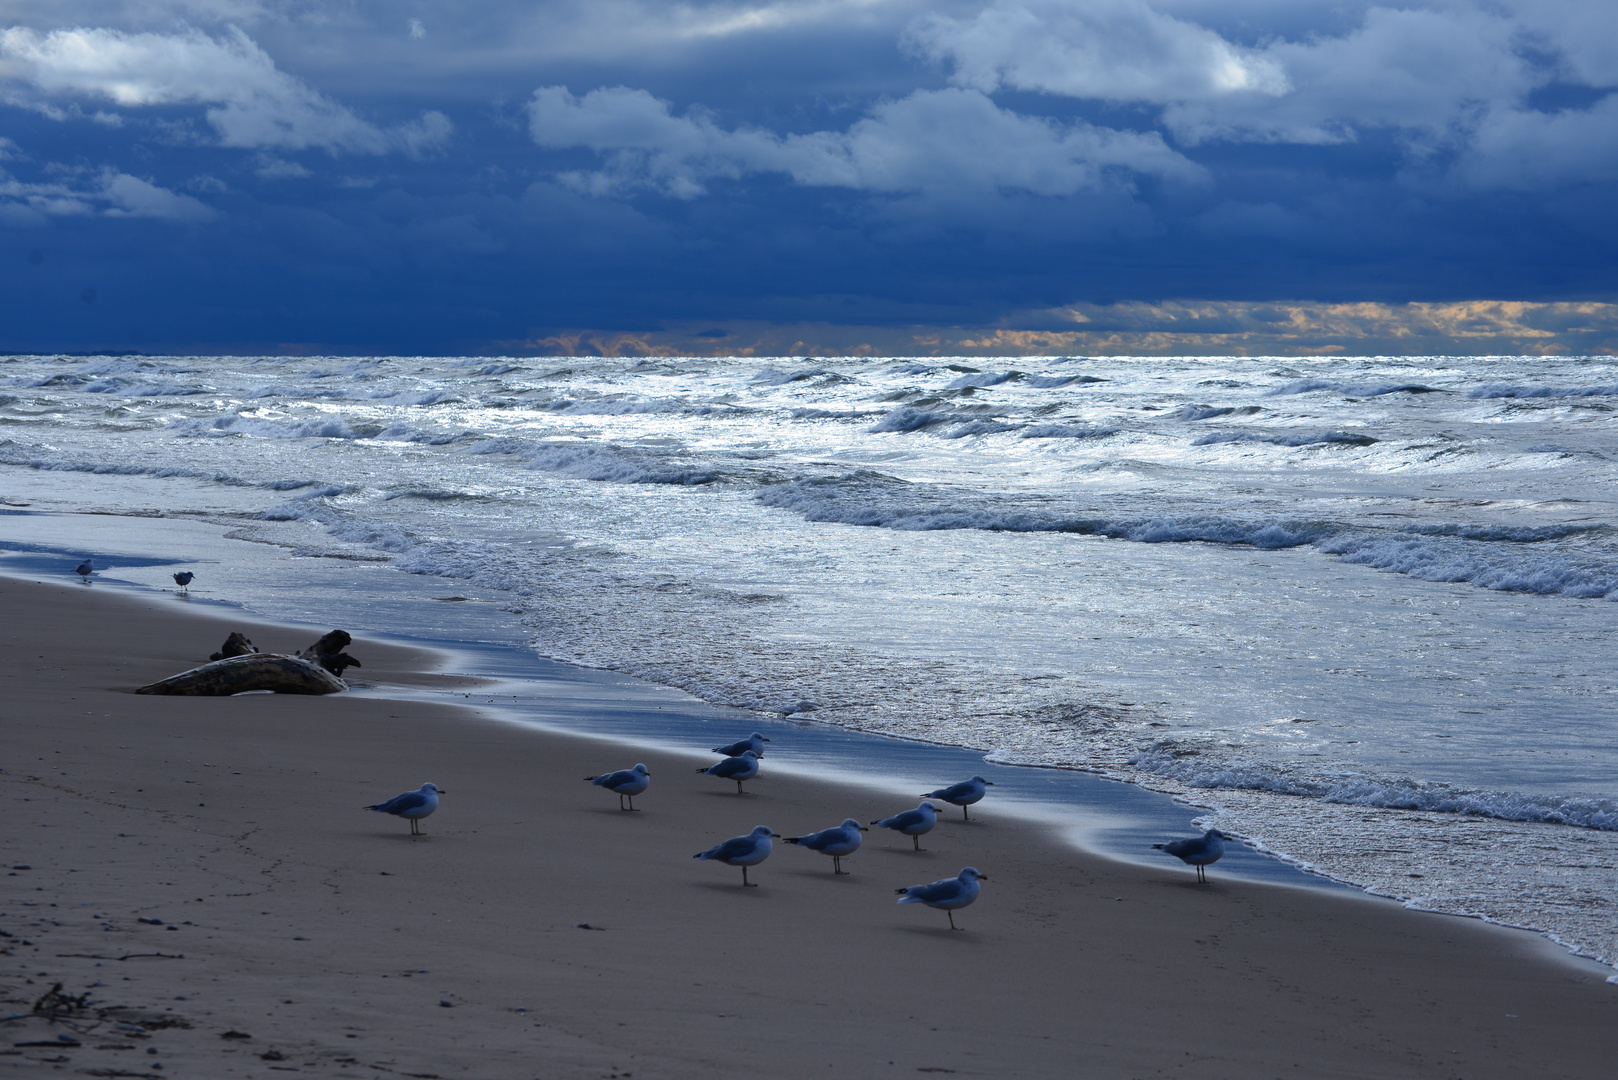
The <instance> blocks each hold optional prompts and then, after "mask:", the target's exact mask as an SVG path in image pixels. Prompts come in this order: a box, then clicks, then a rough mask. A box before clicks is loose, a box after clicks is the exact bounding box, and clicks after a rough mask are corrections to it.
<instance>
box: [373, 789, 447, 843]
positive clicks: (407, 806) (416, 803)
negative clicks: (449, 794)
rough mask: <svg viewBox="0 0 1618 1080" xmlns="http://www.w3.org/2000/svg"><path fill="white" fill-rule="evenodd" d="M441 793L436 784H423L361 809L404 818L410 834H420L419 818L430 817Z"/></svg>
mask: <svg viewBox="0 0 1618 1080" xmlns="http://www.w3.org/2000/svg"><path fill="white" fill-rule="evenodd" d="M442 794H444V789H443V788H441V787H439V786H438V785H437V784H423V785H421V787H419V788H417V789H416V790H415V791H407V792H405V793H404V794H403V795H395V796H394V797H393V798H391V799H389V800H388V801H387V802H379V803H377V804H376V805H375V806H366V807H362V809H365V810H375V811H376V812H377V813H379V814H392V815H393V816H394V817H402V818H405V819H407V820H408V821H409V822H410V835H411V836H420V835H421V819H422V818H424V817H430V816H431V815H432V812H433V811H434V810H437V809H438V797H439V796H440V795H442Z"/></svg>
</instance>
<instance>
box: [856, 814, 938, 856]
mask: <svg viewBox="0 0 1618 1080" xmlns="http://www.w3.org/2000/svg"><path fill="white" fill-rule="evenodd" d="M871 824H872V825H880V826H881V827H882V828H884V829H892V830H894V831H895V832H902V833H904V834H905V835H906V836H908V837H910V839H911V840H912V841H914V842H915V845H916V850H917V851H926V850H927V849H926V848H924V847H922V846H921V838H922V835H923V834H925V833H930V832H932V831H933V826H935V825H937V824H938V807H936V806H934V805H933V804H932V803H930V802H924V803H922V804H921V805H920V806H918V807H916V808H915V809H914V810H906V811H905V812H904V813H902V814H894V815H893V816H892V817H889V818H881V819H880V820H877V821H873V822H871Z"/></svg>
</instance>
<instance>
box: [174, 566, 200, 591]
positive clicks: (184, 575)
mask: <svg viewBox="0 0 1618 1080" xmlns="http://www.w3.org/2000/svg"><path fill="white" fill-rule="evenodd" d="M196 576H197V575H195V574H193V573H192V572H191V571H189V570H181V571H180V572H179V573H178V574H175V575H174V584H176V585H178V586H179V587H180V588H182V589H184V590H185V591H186V592H190V591H191V579H192V578H194V577H196Z"/></svg>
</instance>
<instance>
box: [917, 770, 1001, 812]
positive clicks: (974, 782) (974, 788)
mask: <svg viewBox="0 0 1618 1080" xmlns="http://www.w3.org/2000/svg"><path fill="white" fill-rule="evenodd" d="M992 787H994V781H993V780H985V779H983V777H981V776H974V777H972V779H970V780H962V781H961V782H960V783H959V784H951V785H950V786H949V787H941V788H939V789H938V790H937V791H929V792H926V793H924V794H923V795H922V798H924V799H943V800H944V801H945V802H947V803H953V804H954V805H956V806H959V807H960V808H961V820H962V821H970V820H971V818H970V817H968V816H967V813H966V808H967V807H968V806H971V805H972V804H973V803H975V802H977V801H978V800H980V799H982V798H983V796H984V795H985V794H987V793H988V790H989V789H990V788H992Z"/></svg>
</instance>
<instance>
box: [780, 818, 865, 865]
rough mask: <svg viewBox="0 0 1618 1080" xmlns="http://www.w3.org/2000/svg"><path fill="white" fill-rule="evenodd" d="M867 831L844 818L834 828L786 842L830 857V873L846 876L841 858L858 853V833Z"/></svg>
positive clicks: (796, 837) (788, 838)
mask: <svg viewBox="0 0 1618 1080" xmlns="http://www.w3.org/2000/svg"><path fill="white" fill-rule="evenodd" d="M868 831H869V830H868V829H866V827H865V826H864V825H861V824H860V823H859V822H857V821H855V820H854V819H853V818H844V819H843V823H842V824H841V825H838V826H836V827H835V828H831V829H821V830H820V831H819V832H815V833H810V834H809V835H808V836H789V837H787V838H786V841H787V843H789V844H798V845H799V846H801V847H806V848H808V849H809V850H810V851H818V852H820V853H821V854H822V855H830V856H831V872H832V873H834V874H846V873H848V871H846V870H844V869H843V856H844V855H852V854H854V853H855V852H856V851H858V850H859V849H860V840H861V839H862V838H861V836H860V833H862V832H868Z"/></svg>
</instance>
